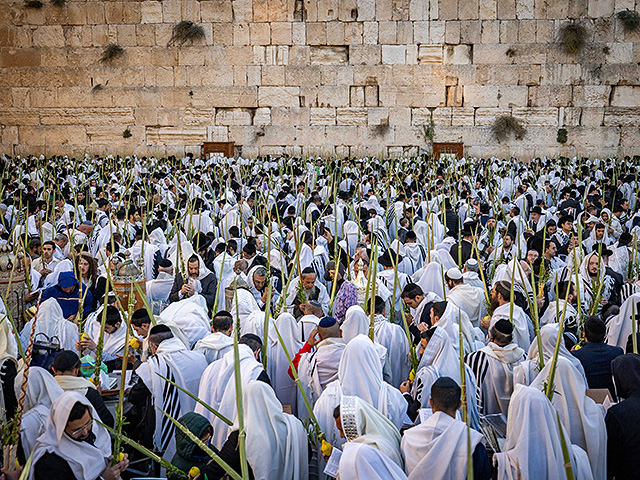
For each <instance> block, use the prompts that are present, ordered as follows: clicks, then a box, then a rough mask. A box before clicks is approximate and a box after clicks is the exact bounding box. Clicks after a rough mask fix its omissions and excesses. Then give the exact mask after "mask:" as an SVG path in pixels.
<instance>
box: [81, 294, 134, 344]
mask: <svg viewBox="0 0 640 480" xmlns="http://www.w3.org/2000/svg"><path fill="white" fill-rule="evenodd" d="M103 310H104V305H101V306H100V307H99V308H98V309H97V310H96V311H95V312H92V313H90V314H89V316H88V317H87V321H86V322H85V324H84V333H86V334H87V335H89V337H91V340H93V341H94V342H95V343H96V345H97V344H98V340H99V339H100V326H101V323H102V311H103ZM126 336H127V325H126V323H125V322H124V321H122V322H121V323H120V327H119V328H118V330H116V331H115V332H113V333H107V332H104V336H103V341H104V343H103V345H102V351H103V352H104V353H109V354H111V355H116V354H118V355H122V354H123V352H124V344H125V342H126Z"/></svg>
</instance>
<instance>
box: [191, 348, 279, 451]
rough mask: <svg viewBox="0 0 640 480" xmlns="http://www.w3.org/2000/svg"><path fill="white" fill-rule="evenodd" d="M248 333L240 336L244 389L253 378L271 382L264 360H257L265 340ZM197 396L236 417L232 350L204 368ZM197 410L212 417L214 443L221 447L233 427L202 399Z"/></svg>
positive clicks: (232, 418) (233, 419)
mask: <svg viewBox="0 0 640 480" xmlns="http://www.w3.org/2000/svg"><path fill="white" fill-rule="evenodd" d="M247 337H251V336H243V337H242V338H240V344H239V345H238V353H239V357H240V380H241V382H242V388H243V389H244V388H245V387H246V385H247V384H248V383H249V382H250V381H251V380H258V379H259V380H261V381H264V382H265V383H269V377H268V376H267V374H266V372H265V371H264V367H263V366H262V363H260V362H259V361H258V360H257V356H258V354H259V353H260V349H261V348H262V344H261V343H260V341H256V340H255V339H253V338H247ZM258 340H259V339H258ZM198 397H199V398H200V399H201V400H202V401H203V402H205V403H206V404H207V405H209V406H210V407H211V408H213V409H215V410H216V411H217V412H219V413H221V414H222V415H224V416H225V417H226V418H228V419H229V420H231V421H232V422H236V421H237V418H238V410H237V405H236V388H235V370H234V352H233V351H230V352H228V353H226V354H225V355H224V356H223V357H222V358H221V359H220V360H216V361H215V362H213V363H212V364H211V365H209V366H208V367H207V368H206V369H205V371H204V373H203V374H202V378H201V379H200V387H199V389H198ZM195 412H196V413H199V414H200V415H203V416H204V417H206V418H207V419H208V420H209V422H210V423H211V426H212V427H213V436H212V437H211V444H212V445H213V446H214V447H216V448H217V449H220V448H222V446H223V445H224V442H225V441H226V440H227V437H228V436H229V434H230V433H231V431H232V427H230V426H229V425H228V424H226V423H225V422H223V421H222V420H220V419H219V418H218V417H217V416H215V415H214V414H213V413H211V412H210V411H209V410H207V409H206V408H204V407H203V406H202V405H201V404H200V403H198V404H197V405H196V407H195Z"/></svg>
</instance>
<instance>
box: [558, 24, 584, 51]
mask: <svg viewBox="0 0 640 480" xmlns="http://www.w3.org/2000/svg"><path fill="white" fill-rule="evenodd" d="M588 34H589V33H588V32H587V29H586V28H585V27H583V26H582V25H580V24H578V23H574V22H570V23H565V24H564V25H562V27H560V32H559V43H560V45H561V46H562V49H563V50H564V51H565V53H567V54H569V55H576V54H577V53H578V52H580V50H582V47H584V45H585V43H586V42H587V36H588Z"/></svg>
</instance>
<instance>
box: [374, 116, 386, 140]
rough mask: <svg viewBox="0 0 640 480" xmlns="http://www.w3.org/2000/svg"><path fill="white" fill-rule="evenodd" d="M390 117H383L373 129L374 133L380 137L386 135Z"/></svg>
mask: <svg viewBox="0 0 640 480" xmlns="http://www.w3.org/2000/svg"><path fill="white" fill-rule="evenodd" d="M389 127H390V125H389V119H388V118H383V119H382V120H381V121H380V123H379V124H378V125H374V126H373V127H372V129H371V131H372V132H373V134H374V135H376V136H378V137H384V136H385V134H386V133H387V132H388V131H389Z"/></svg>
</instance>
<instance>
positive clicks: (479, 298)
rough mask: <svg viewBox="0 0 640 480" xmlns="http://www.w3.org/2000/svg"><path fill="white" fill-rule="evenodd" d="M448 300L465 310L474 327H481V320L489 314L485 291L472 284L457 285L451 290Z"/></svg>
mask: <svg viewBox="0 0 640 480" xmlns="http://www.w3.org/2000/svg"><path fill="white" fill-rule="evenodd" d="M447 302H452V303H453V304H454V305H456V306H457V307H459V308H460V309H461V310H462V311H463V312H465V313H466V314H467V315H468V317H469V321H470V322H471V324H472V325H473V326H474V327H479V326H480V320H482V318H483V317H484V316H485V315H486V314H487V309H486V306H485V296H484V292H483V291H481V290H480V289H479V288H477V287H472V286H471V285H466V284H464V283H463V284H461V285H456V286H455V287H454V288H452V289H451V290H449V293H448V294H447Z"/></svg>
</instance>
